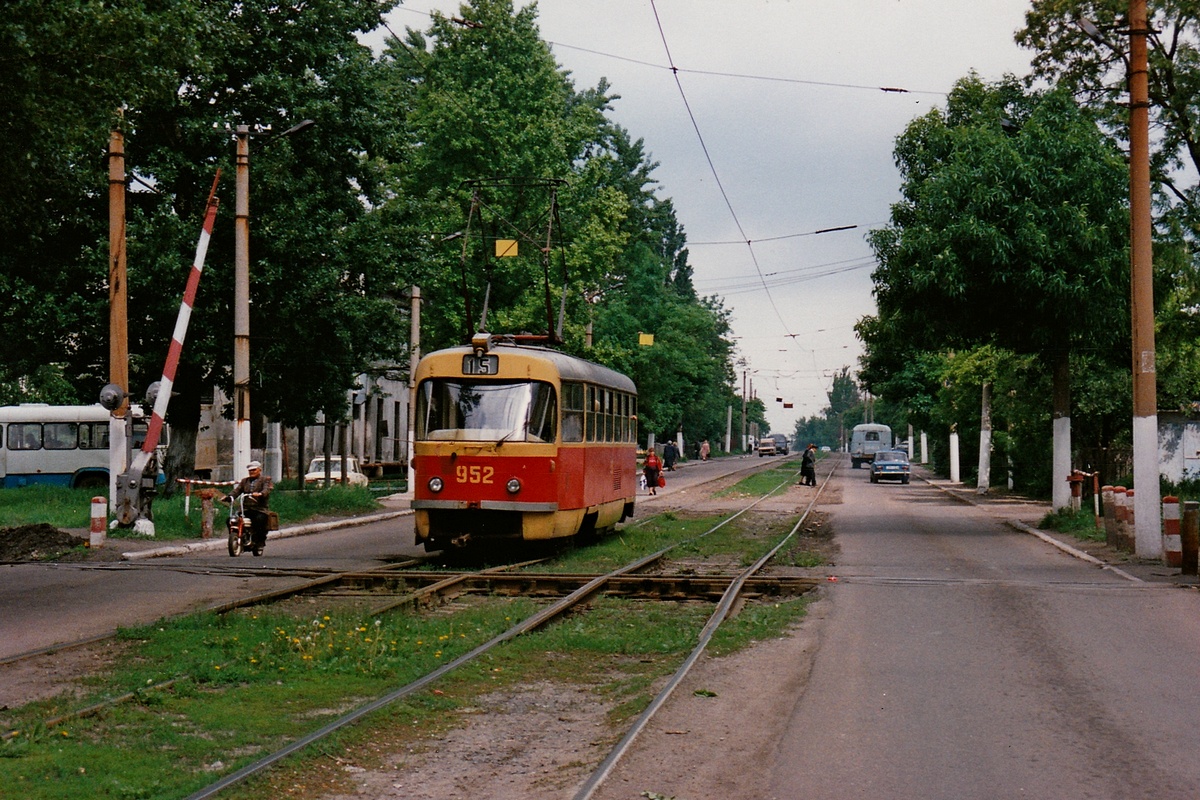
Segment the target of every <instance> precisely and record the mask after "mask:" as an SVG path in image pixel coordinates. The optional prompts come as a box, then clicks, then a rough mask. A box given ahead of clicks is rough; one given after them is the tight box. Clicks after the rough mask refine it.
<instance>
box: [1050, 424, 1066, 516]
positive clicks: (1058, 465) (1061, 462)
mask: <svg viewBox="0 0 1200 800" xmlns="http://www.w3.org/2000/svg"><path fill="white" fill-rule="evenodd" d="M1050 463H1051V464H1052V465H1053V466H1052V469H1053V472H1054V476H1053V478H1052V487H1051V490H1050V492H1051V495H1050V497H1051V504H1052V506H1053V508H1054V510H1055V511H1059V510H1061V509H1064V508H1069V507H1070V506H1071V484H1069V483H1067V476H1068V475H1070V474H1071V418H1070V417H1056V418H1055V419H1054V455H1053V456H1052V457H1051V460H1050Z"/></svg>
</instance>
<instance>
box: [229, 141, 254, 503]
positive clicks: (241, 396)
mask: <svg viewBox="0 0 1200 800" xmlns="http://www.w3.org/2000/svg"><path fill="white" fill-rule="evenodd" d="M234 214H235V223H234V224H235V227H234V242H233V280H234V287H233V409H234V427H233V479H234V480H241V479H242V478H244V477H245V476H246V465H247V464H249V463H250V126H249V125H238V127H237V203H236V207H235V209H234Z"/></svg>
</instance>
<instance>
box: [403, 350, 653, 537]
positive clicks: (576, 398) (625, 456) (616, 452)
mask: <svg viewBox="0 0 1200 800" xmlns="http://www.w3.org/2000/svg"><path fill="white" fill-rule="evenodd" d="M416 381H417V383H416V429H415V433H414V437H415V438H414V443H413V469H414V473H415V481H414V487H413V503H412V505H413V509H414V511H415V514H416V531H417V542H418V543H423V544H424V545H425V549H426V550H444V549H447V548H449V547H452V546H461V545H465V544H467V543H469V542H472V541H480V540H504V539H509V540H544V539H555V538H564V537H569V536H574V535H576V534H579V533H584V534H589V533H594V532H599V531H601V530H603V529H606V528H611V527H612V526H613V525H615V524H616V523H618V522H620V521H622V520H624V519H626V518H627V517H631V516H632V515H633V504H634V499H635V497H636V494H637V387H635V386H634V384H633V381H631V380H630V379H629V378H627V377H625V376H624V375H622V374H620V373H619V372H615V371H614V370H611V369H608V368H607V367H603V366H600V365H599V364H593V363H592V362H590V361H585V360H583V359H580V358H575V357H574V356H570V355H567V354H565V353H560V352H558V351H555V350H551V349H548V348H545V347H535V346H528V345H518V344H515V343H512V342H505V341H504V340H503V339H499V338H497V337H491V336H488V335H486V334H479V335H478V336H476V337H475V339H474V341H473V342H472V345H471V346H469V347H468V346H464V347H453V348H449V349H447V350H439V351H437V352H435V353H430V354H429V355H427V356H425V357H424V358H422V359H421V362H420V364H419V365H418V366H417V374H416Z"/></svg>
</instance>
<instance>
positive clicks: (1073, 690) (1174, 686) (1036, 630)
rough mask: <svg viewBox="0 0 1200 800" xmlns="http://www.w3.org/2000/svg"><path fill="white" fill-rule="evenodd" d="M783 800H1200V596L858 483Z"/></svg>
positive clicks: (797, 715)
mask: <svg viewBox="0 0 1200 800" xmlns="http://www.w3.org/2000/svg"><path fill="white" fill-rule="evenodd" d="M842 475H843V476H842V478H840V479H839V480H840V482H841V483H842V485H843V499H844V502H843V503H842V504H841V505H838V506H834V507H831V508H830V510H831V511H832V512H833V525H834V528H835V531H836V535H837V538H838V541H839V543H840V545H841V549H842V554H841V558H840V559H839V563H838V566H837V570H836V571H837V578H838V580H837V582H836V583H832V584H830V586H829V587H828V596H829V598H830V599H831V607H830V608H831V610H830V611H829V613H828V615H827V616H826V618H825V619H824V620H823V621H822V622H821V623H820V624H821V626H822V629H821V632H820V648H819V651H818V653H817V655H816V657H815V661H814V663H813V669H812V673H811V676H810V679H809V682H808V685H807V688H806V690H805V691H804V692H803V694H802V695H801V696H800V697H799V698H797V699H796V702H795V705H794V706H792V707H790V708H789V709H786V710H785V711H784V712H783V713H787V714H788V715H789V718H788V720H787V723H786V725H785V727H784V730H785V734H784V735H783V737H782V739H781V741H780V743H779V746H778V751H777V756H776V758H775V760H774V763H773V765H771V766H770V767H769V769H770V770H771V776H770V785H771V796H772V797H776V798H796V797H819V798H823V799H824V800H830V799H831V798H915V797H920V798H923V799H927V800H932V799H936V798H946V799H947V800H965V799H967V798H989V799H991V798H1014V797H1038V798H1113V799H1114V800H1131V798H1143V797H1145V798H1150V797H1153V798H1194V797H1196V796H1197V794H1198V793H1200V788H1198V787H1200V760H1197V758H1196V753H1197V752H1200V729H1198V726H1197V724H1196V720H1197V719H1198V718H1200V693H1198V692H1197V691H1196V687H1197V682H1198V680H1200V595H1198V594H1197V593H1196V592H1195V591H1190V590H1184V589H1180V588H1176V587H1173V586H1171V585H1169V584H1164V583H1157V584H1151V583H1137V582H1132V581H1130V580H1128V579H1126V578H1124V577H1122V576H1121V575H1120V574H1117V573H1114V572H1111V571H1105V570H1101V569H1099V568H1097V567H1096V566H1094V565H1090V564H1088V563H1087V562H1085V561H1081V560H1078V559H1075V558H1071V557H1070V556H1067V555H1064V553H1063V552H1061V551H1060V550H1057V549H1054V548H1052V547H1051V546H1049V545H1047V544H1045V543H1044V542H1042V541H1041V540H1039V539H1037V538H1035V537H1032V536H1029V535H1027V534H1023V533H1020V532H1017V531H1015V530H1013V529H1012V528H1010V527H1008V526H1006V525H1004V524H1002V522H1001V521H1000V520H999V519H998V518H997V517H996V516H993V515H992V514H991V513H988V512H987V511H985V510H981V509H976V508H973V507H971V506H968V505H964V504H962V503H960V502H958V501H955V500H953V499H951V498H950V497H949V496H948V495H947V494H945V493H944V492H942V491H940V490H939V489H937V488H934V487H933V486H930V485H929V484H926V483H924V482H921V481H916V480H914V482H913V483H912V484H911V485H908V486H901V485H898V484H879V485H872V484H870V483H869V482H868V481H867V476H866V470H858V471H856V470H852V469H848V468H847V469H845V470H844V472H843V473H842Z"/></svg>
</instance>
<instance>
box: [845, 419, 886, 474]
mask: <svg viewBox="0 0 1200 800" xmlns="http://www.w3.org/2000/svg"><path fill="white" fill-rule="evenodd" d="M891 449H892V429H891V428H889V427H888V426H887V425H877V424H875V423H873V422H864V423H863V424H862V425H855V426H854V430H853V431H852V432H851V433H850V463H851V464H853V465H854V468H855V469H858V468H859V467H861V466H862V465H863V463H864V462H865V463H868V464H869V463H870V462H872V461H874V460H875V454H876V453H878V452H879V451H880V450H891Z"/></svg>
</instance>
